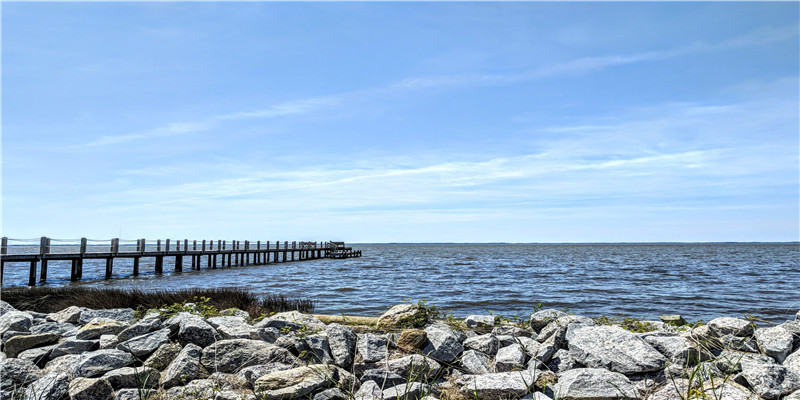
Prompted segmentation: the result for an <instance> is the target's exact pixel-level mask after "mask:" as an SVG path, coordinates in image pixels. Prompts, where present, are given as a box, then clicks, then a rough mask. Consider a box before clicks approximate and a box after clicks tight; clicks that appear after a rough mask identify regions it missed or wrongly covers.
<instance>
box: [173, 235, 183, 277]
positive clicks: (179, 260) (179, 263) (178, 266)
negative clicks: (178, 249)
mask: <svg viewBox="0 0 800 400" xmlns="http://www.w3.org/2000/svg"><path fill="white" fill-rule="evenodd" d="M178 243H180V242H178ZM175 272H183V256H181V255H177V256H175Z"/></svg>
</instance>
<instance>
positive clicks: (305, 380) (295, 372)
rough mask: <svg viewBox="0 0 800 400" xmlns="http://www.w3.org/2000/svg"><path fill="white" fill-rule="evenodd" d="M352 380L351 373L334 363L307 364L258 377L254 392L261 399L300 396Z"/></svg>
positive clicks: (269, 399) (347, 384) (340, 385)
mask: <svg viewBox="0 0 800 400" xmlns="http://www.w3.org/2000/svg"><path fill="white" fill-rule="evenodd" d="M354 380H355V378H354V377H353V375H351V374H350V373H349V372H347V371H345V370H343V369H341V368H339V367H337V366H335V365H330V364H320V365H309V366H305V367H297V368H292V369H289V370H285V371H277V372H273V373H270V374H267V375H264V376H262V377H260V378H258V379H257V380H256V383H255V393H256V395H257V396H258V398H259V399H263V400H280V399H290V398H302V397H305V396H306V395H308V394H310V393H313V392H314V391H317V390H319V389H327V388H330V387H332V386H337V387H348V386H350V385H351V384H352V382H353V381H354Z"/></svg>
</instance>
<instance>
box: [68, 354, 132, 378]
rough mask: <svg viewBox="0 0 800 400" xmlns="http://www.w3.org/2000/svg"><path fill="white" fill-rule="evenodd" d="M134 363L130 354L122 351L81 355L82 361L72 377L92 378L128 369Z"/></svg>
mask: <svg viewBox="0 0 800 400" xmlns="http://www.w3.org/2000/svg"><path fill="white" fill-rule="evenodd" d="M134 361H135V359H134V358H133V356H132V355H131V354H130V353H127V352H124V351H121V350H96V351H92V352H89V353H84V354H81V359H80V361H79V362H78V364H76V365H75V366H74V367H73V368H72V376H75V377H84V378H91V377H95V376H99V375H103V374H105V373H106V372H108V371H111V370H113V369H117V368H122V367H127V366H128V365H131V364H133V362H134Z"/></svg>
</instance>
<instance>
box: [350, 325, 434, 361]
mask: <svg viewBox="0 0 800 400" xmlns="http://www.w3.org/2000/svg"><path fill="white" fill-rule="evenodd" d="M423 332H424V331H423ZM388 344H389V341H388V340H387V339H386V337H385V336H378V335H375V334H372V333H365V334H363V335H358V339H357V341H356V350H357V351H358V354H360V355H361V359H362V360H364V362H377V361H380V360H383V359H385V358H386V356H387V355H388Z"/></svg>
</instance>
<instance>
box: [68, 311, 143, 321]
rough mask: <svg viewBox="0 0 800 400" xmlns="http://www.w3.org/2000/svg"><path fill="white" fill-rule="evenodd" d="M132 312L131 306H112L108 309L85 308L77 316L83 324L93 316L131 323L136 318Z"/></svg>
mask: <svg viewBox="0 0 800 400" xmlns="http://www.w3.org/2000/svg"><path fill="white" fill-rule="evenodd" d="M133 314H134V313H133V309H131V308H112V309H108V310H89V309H86V310H83V311H82V312H81V315H80V317H78V323H79V324H81V325H84V324H86V323H88V322H89V321H91V320H93V319H95V318H106V319H113V320H115V321H120V322H124V323H133V321H135V320H136V317H134V315H133Z"/></svg>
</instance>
